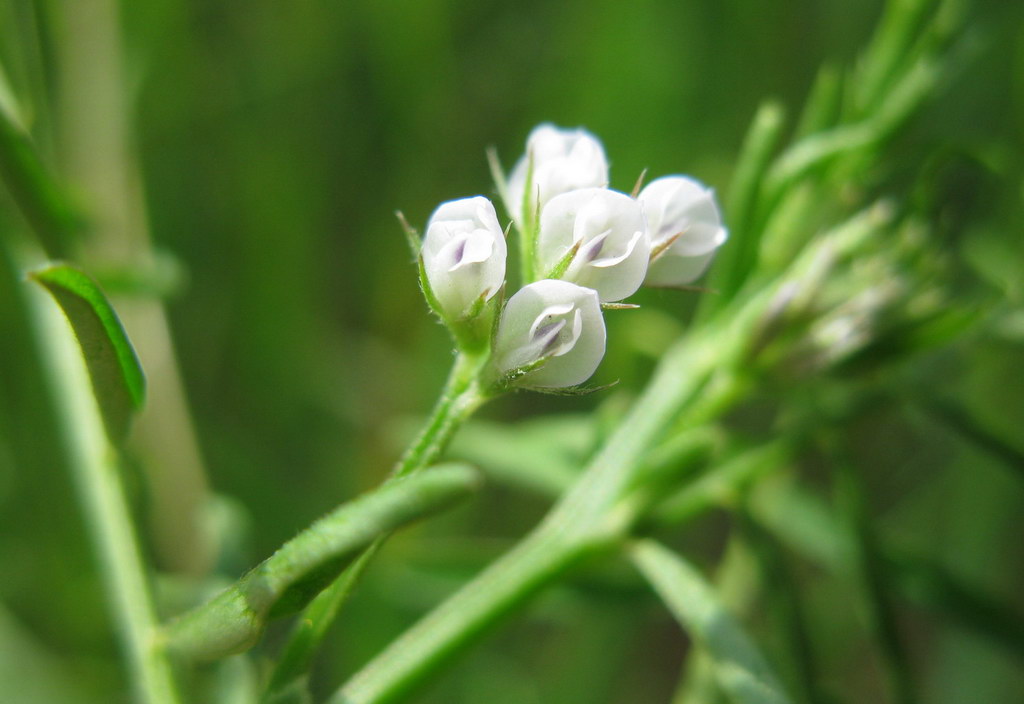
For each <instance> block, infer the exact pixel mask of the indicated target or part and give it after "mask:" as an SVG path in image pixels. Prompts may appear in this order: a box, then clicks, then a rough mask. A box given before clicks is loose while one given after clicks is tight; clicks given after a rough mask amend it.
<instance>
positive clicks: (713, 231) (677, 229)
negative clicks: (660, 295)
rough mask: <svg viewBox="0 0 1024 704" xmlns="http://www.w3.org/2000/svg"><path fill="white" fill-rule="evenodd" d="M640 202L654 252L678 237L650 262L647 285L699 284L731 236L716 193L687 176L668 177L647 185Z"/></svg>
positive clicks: (641, 192)
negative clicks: (699, 280)
mask: <svg viewBox="0 0 1024 704" xmlns="http://www.w3.org/2000/svg"><path fill="white" fill-rule="evenodd" d="M638 199H639V201H640V204H641V205H643V207H644V213H645V214H646V215H647V227H648V232H649V233H650V238H651V247H652V248H653V249H655V250H656V249H658V247H659V246H664V245H665V244H666V243H667V242H669V241H670V240H671V239H672V238H673V237H675V236H676V235H678V236H679V237H678V239H676V240H675V241H674V242H672V244H671V245H670V246H669V247H668V249H666V250H665V251H664V252H663V253H662V254H661V255H660V256H658V257H657V258H656V259H655V260H654V261H653V262H651V266H650V268H649V270H648V272H647V279H646V281H645V282H644V283H648V284H654V285H656V286H679V285H682V284H688V283H690V282H692V281H694V280H696V279H697V278H698V277H699V276H700V275H701V274H703V273H704V270H705V269H707V267H708V264H710V263H711V258H712V257H713V256H714V254H715V250H716V249H718V247H719V246H721V244H722V243H723V242H725V240H726V239H727V238H728V236H729V233H728V232H727V231H726V230H725V228H724V227H722V217H721V215H720V214H719V212H718V206H717V205H716V204H715V193H714V191H712V190H711V189H710V188H705V187H704V185H703V184H702V183H700V182H699V181H696V180H694V179H692V178H689V177H688V176H665V177H664V178H659V179H657V180H655V181H651V182H650V183H649V184H647V186H646V187H645V188H644V189H643V190H642V191H640V196H639V198H638Z"/></svg>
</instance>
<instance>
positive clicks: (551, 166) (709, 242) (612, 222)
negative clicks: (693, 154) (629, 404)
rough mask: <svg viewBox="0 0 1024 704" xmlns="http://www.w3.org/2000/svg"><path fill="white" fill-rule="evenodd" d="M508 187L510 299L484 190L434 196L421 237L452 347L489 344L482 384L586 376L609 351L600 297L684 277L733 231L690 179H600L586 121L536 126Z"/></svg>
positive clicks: (697, 271) (600, 163)
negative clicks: (513, 277)
mask: <svg viewBox="0 0 1024 704" xmlns="http://www.w3.org/2000/svg"><path fill="white" fill-rule="evenodd" d="M503 185H504V189H503V196H504V198H505V207H506V209H507V211H508V215H509V217H510V218H511V219H512V221H513V223H514V224H515V226H516V231H517V234H518V236H519V246H520V252H521V255H522V262H523V266H522V270H523V271H522V274H523V279H524V280H523V282H522V283H523V285H522V287H521V288H520V289H519V290H518V291H516V292H515V293H513V294H512V295H511V296H509V297H508V299H507V301H506V300H505V292H506V290H507V289H508V288H509V287H508V284H507V281H506V263H507V247H506V243H505V235H504V232H503V230H502V227H501V224H500V223H499V221H498V216H497V214H496V213H495V209H494V206H493V204H492V203H491V201H490V200H488V199H487V198H485V197H484V196H473V197H470V198H462V199H459V200H452V201H448V202H446V203H442V204H441V205H440V206H438V208H437V209H436V210H435V211H434V213H433V215H431V217H430V220H429V222H428V224H427V230H426V234H425V236H424V238H423V240H422V242H421V243H419V245H418V246H419V250H420V251H419V257H420V279H421V280H420V283H421V286H422V287H423V291H424V294H425V295H426V298H427V301H428V302H429V304H430V305H431V307H432V308H433V309H434V311H435V312H436V313H437V314H438V316H439V317H440V318H441V320H442V321H443V322H444V324H445V325H446V326H448V328H449V329H450V330H451V332H452V335H453V337H454V339H455V342H456V346H457V347H458V348H459V351H460V352H471V353H473V354H474V355H476V356H479V355H480V354H481V351H482V353H483V354H484V355H488V362H487V363H486V364H484V365H481V367H480V369H481V371H480V374H481V379H482V380H483V387H484V388H485V389H487V390H488V392H495V391H499V390H504V389H507V388H513V387H515V388H530V389H538V390H544V389H559V388H571V387H578V386H579V385H580V384H583V383H584V382H586V381H587V380H588V379H589V378H590V377H591V376H592V375H593V374H594V372H595V371H596V370H597V367H598V365H599V364H600V362H601V359H602V357H604V352H605V341H606V332H605V324H604V317H603V314H602V310H601V309H602V307H604V306H607V305H608V304H615V303H617V302H620V301H623V300H624V299H626V298H628V297H629V296H631V295H633V294H634V293H636V291H637V290H638V289H639V288H640V286H641V285H644V284H647V285H651V286H663V287H664V286H667V287H678V286H684V285H686V284H689V283H692V282H693V281H695V280H696V279H697V278H698V277H700V276H701V274H703V273H704V271H705V270H706V269H707V267H708V265H709V264H710V262H711V259H712V258H713V256H714V253H715V251H716V250H717V249H718V247H720V246H721V245H722V244H723V243H724V242H725V240H726V239H727V236H728V235H727V232H726V230H725V228H724V227H723V226H722V220H721V216H720V214H719V210H718V206H717V204H716V203H715V197H714V193H713V191H711V189H709V188H706V187H705V186H704V185H702V184H701V183H700V182H698V181H696V180H695V179H693V178H690V177H688V176H680V175H674V176H665V177H663V178H659V179H657V180H655V181H653V182H651V183H650V184H648V185H647V187H646V188H644V189H643V190H642V191H640V192H639V194H634V195H633V196H630V195H627V194H625V193H622V192H619V191H616V190H612V189H611V188H609V187H608V160H607V158H606V156H605V151H604V147H603V146H602V145H601V142H600V141H599V140H598V139H597V138H596V137H595V136H594V135H592V134H591V133H589V132H587V131H586V130H583V129H562V128H559V127H556V126H554V125H551V124H542V125H540V126H538V127H537V128H536V129H534V130H533V131H532V132H531V133H530V136H529V138H528V139H527V144H526V153H525V154H523V156H522V157H521V158H520V159H519V160H518V161H517V163H516V165H515V166H514V167H513V169H512V172H511V173H510V174H509V176H508V178H507V181H506V182H505V183H504V184H503Z"/></svg>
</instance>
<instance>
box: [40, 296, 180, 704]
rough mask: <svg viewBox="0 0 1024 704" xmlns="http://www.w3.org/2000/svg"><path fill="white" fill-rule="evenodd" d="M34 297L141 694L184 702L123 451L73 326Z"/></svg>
mask: <svg viewBox="0 0 1024 704" xmlns="http://www.w3.org/2000/svg"><path fill="white" fill-rule="evenodd" d="M27 295H28V296H29V297H30V298H29V304H30V305H31V306H32V310H33V319H34V320H35V321H36V324H37V325H36V334H37V337H38V345H39V348H40V350H41V352H42V356H43V363H44V365H45V369H46V373H47V375H48V377H49V382H50V385H51V388H52V393H53V397H54V399H55V400H56V403H55V406H56V411H57V414H58V419H59V422H60V425H61V432H62V435H63V438H64V443H65V449H66V452H67V455H68V461H69V464H70V465H71V469H72V471H73V473H74V477H75V481H76V483H77V485H78V490H79V495H80V497H81V502H82V505H83V509H84V512H85V517H86V528H87V530H88V531H89V532H90V534H91V538H92V541H93V543H94V544H95V545H96V549H97V552H98V553H99V557H100V561H101V564H102V569H101V573H102V575H103V578H104V580H105V581H106V587H107V594H108V596H109V598H110V601H111V607H112V611H113V614H114V617H115V619H116V620H117V621H118V626H119V630H120V633H121V640H122V644H123V647H124V649H125V650H126V651H127V654H128V657H129V661H130V664H131V669H132V674H133V677H134V680H135V687H136V690H137V692H138V695H139V698H140V700H141V701H144V702H147V703H148V704H177V702H179V701H180V700H179V698H178V694H177V690H176V687H175V684H174V680H173V675H172V671H171V666H170V663H169V661H168V659H167V656H166V653H165V652H164V650H163V647H162V645H161V644H160V643H159V642H158V641H157V639H156V637H155V635H156V633H157V620H156V616H155V612H154V608H153V604H152V598H151V596H150V593H149V586H148V584H147V578H146V571H145V568H144V565H143V561H142V556H141V553H140V550H139V545H138V541H137V539H136V537H135V532H134V528H133V525H132V520H131V514H130V511H129V508H128V505H127V502H126V500H125V495H124V488H123V486H122V484H121V474H120V467H119V466H118V457H117V451H116V449H115V448H114V447H113V446H112V445H111V444H110V442H109V440H108V439H107V437H106V433H105V430H104V427H103V421H102V419H101V417H100V412H99V408H98V407H97V405H96V400H95V398H94V397H93V396H92V390H91V386H90V382H89V379H88V376H87V372H86V370H85V367H84V365H83V363H82V359H81V354H80V352H79V349H78V345H77V343H76V341H75V339H74V337H73V333H72V332H71V331H70V329H69V328H68V324H67V322H66V321H65V320H64V319H63V317H62V315H61V314H60V313H59V312H58V311H57V310H56V309H55V307H54V306H53V303H52V301H50V300H47V299H46V298H44V296H45V294H43V293H41V292H35V291H32V292H30V293H28V294H27Z"/></svg>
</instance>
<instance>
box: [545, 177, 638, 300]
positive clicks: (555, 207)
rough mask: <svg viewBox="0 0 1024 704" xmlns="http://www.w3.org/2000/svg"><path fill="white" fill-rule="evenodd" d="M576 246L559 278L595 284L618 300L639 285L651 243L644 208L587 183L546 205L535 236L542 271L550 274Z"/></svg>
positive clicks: (600, 292)
mask: <svg viewBox="0 0 1024 704" xmlns="http://www.w3.org/2000/svg"><path fill="white" fill-rule="evenodd" d="M577 246H578V247H579V249H577V250H576V254H575V256H573V258H572V261H571V262H570V264H569V266H568V268H567V269H566V270H565V272H564V273H562V274H560V275H559V276H558V278H561V279H565V280H566V281H572V282H574V283H577V284H579V285H580V286H586V287H587V288H592V289H594V290H596V291H597V293H598V295H599V296H600V298H601V300H602V301H621V300H622V299H623V298H626V297H627V296H629V295H632V294H633V293H634V292H635V291H636V290H637V289H638V288H640V284H641V283H643V280H644V275H645V274H646V273H647V263H648V260H649V259H650V256H651V247H650V242H649V240H648V238H647V227H646V224H645V222H644V214H643V209H642V208H641V207H640V205H639V204H638V203H637V202H636V201H635V200H633V199H632V198H630V197H629V196H627V195H626V194H625V193H619V192H618V191H610V190H608V189H606V188H585V189H582V190H578V191H571V192H569V193H563V194H562V195H559V196H555V197H554V198H552V199H551V201H550V202H549V203H548V204H547V205H546V206H544V210H542V211H541V214H540V233H539V235H538V238H537V261H538V263H539V264H540V273H541V274H542V275H546V274H549V273H550V272H551V271H553V270H554V269H555V268H556V267H558V265H559V263H560V262H562V261H563V260H564V259H565V257H566V256H567V255H568V254H569V253H570V251H571V250H572V249H573V247H577Z"/></svg>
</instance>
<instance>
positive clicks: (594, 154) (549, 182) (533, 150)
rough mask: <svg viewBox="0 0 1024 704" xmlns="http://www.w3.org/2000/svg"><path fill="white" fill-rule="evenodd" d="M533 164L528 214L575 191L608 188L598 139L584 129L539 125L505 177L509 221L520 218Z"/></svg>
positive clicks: (601, 148) (604, 161) (606, 161)
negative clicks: (509, 214) (561, 194)
mask: <svg viewBox="0 0 1024 704" xmlns="http://www.w3.org/2000/svg"><path fill="white" fill-rule="evenodd" d="M531 158H532V160H533V176H532V185H531V188H530V196H529V203H528V206H527V207H528V208H529V212H531V214H532V211H533V210H534V209H536V208H537V207H538V202H537V196H538V195H539V196H540V207H543V206H544V204H545V203H547V202H548V201H549V200H551V199H552V198H554V197H555V196H557V195H559V194H560V193H566V192H568V191H573V190H576V189H577V188H590V187H595V186H605V185H607V184H608V160H607V159H606V158H605V155H604V147H602V146H601V142H600V141H598V139H597V137H595V136H594V135H592V134H590V133H589V132H587V131H586V130H584V129H575V130H567V129H561V128H558V127H555V126H554V125H552V124H549V123H545V124H543V125H538V126H537V127H535V128H534V130H533V132H531V133H530V136H529V138H527V140H526V154H525V155H524V156H523V157H522V158H520V159H519V161H518V162H517V163H516V165H515V167H514V168H513V169H512V173H511V174H509V177H508V203H506V206H507V207H508V210H509V212H510V213H511V214H512V217H513V218H515V219H516V220H519V219H520V218H521V217H522V215H523V195H524V193H523V191H524V189H525V188H526V175H527V174H526V172H527V171H528V170H529V166H530V159H531Z"/></svg>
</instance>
